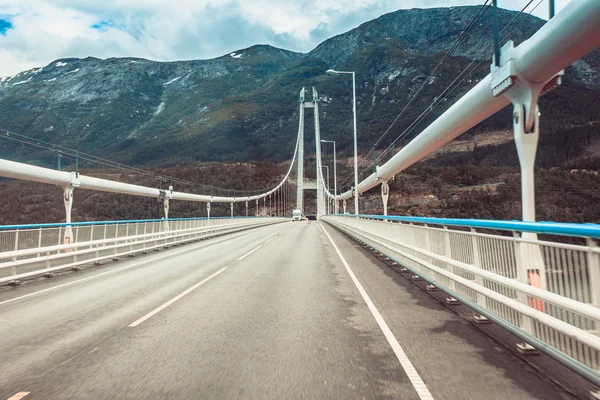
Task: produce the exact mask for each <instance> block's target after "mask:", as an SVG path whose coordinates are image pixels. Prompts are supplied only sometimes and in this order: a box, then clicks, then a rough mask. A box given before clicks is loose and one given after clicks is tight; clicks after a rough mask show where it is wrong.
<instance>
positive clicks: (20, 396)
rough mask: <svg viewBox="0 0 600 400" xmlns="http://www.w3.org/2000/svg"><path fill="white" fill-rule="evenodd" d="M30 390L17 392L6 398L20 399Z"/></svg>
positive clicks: (9, 399)
mask: <svg viewBox="0 0 600 400" xmlns="http://www.w3.org/2000/svg"><path fill="white" fill-rule="evenodd" d="M29 393H30V392H19V393H17V394H15V395H13V396H11V397H9V398H8V400H21V399H22V398H23V397H25V396H27V395H28V394H29Z"/></svg>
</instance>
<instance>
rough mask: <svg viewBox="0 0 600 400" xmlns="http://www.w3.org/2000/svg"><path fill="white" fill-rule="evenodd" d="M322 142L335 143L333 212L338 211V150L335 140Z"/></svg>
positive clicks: (322, 141) (323, 141)
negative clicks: (336, 149)
mask: <svg viewBox="0 0 600 400" xmlns="http://www.w3.org/2000/svg"><path fill="white" fill-rule="evenodd" d="M321 143H333V201H334V206H333V213H334V214H337V213H338V202H337V159H336V157H337V152H336V151H335V140H321Z"/></svg>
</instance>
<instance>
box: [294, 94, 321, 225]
mask: <svg viewBox="0 0 600 400" xmlns="http://www.w3.org/2000/svg"><path fill="white" fill-rule="evenodd" d="M305 94H306V91H305V89H304V88H302V90H301V91H300V112H299V117H300V118H299V119H300V121H299V124H298V178H297V179H298V185H297V192H296V196H297V197H296V209H298V210H301V211H302V213H304V191H305V190H315V189H316V190H317V217H320V216H321V215H323V214H325V189H324V187H323V179H322V175H321V174H322V171H321V132H320V125H319V95H318V93H317V91H316V89H315V88H314V87H313V88H312V96H313V98H312V101H306V100H305ZM306 108H312V109H313V112H314V120H315V146H316V149H315V154H316V158H317V174H316V176H317V180H316V182H314V183H313V182H305V181H304V109H306Z"/></svg>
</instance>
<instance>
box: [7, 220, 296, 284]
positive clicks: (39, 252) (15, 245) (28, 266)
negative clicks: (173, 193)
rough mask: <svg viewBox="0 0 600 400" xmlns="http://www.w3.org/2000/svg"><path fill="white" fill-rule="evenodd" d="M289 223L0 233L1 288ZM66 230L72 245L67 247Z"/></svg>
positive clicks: (121, 225)
mask: <svg viewBox="0 0 600 400" xmlns="http://www.w3.org/2000/svg"><path fill="white" fill-rule="evenodd" d="M288 220H289V219H288V218H260V217H238V218H210V219H207V218H195V219H194V218H174V219H168V220H167V219H159V220H131V221H104V222H81V223H70V224H42V225H12V226H2V227H0V284H2V283H11V282H12V283H16V282H18V281H19V280H20V279H23V278H27V277H32V276H38V275H43V274H51V273H53V272H55V271H58V270H64V269H68V268H78V267H79V266H81V265H83V264H90V263H99V262H101V261H102V260H107V259H111V258H112V259H116V258H118V257H122V256H132V255H134V254H136V253H142V252H147V251H148V250H158V249H159V248H161V247H168V246H173V245H179V244H183V243H188V242H191V241H195V240H199V239H205V238H209V237H212V236H217V235H222V234H225V233H230V232H235V231H240V230H245V229H250V228H254V227H258V226H264V225H270V224H274V223H279V222H284V221H288ZM68 230H70V231H71V235H70V237H72V238H73V239H72V240H71V241H70V242H65V232H66V231H68Z"/></svg>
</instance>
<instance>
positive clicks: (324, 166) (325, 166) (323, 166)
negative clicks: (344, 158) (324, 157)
mask: <svg viewBox="0 0 600 400" xmlns="http://www.w3.org/2000/svg"><path fill="white" fill-rule="evenodd" d="M321 141H322V140H321ZM321 168H325V169H327V191H329V188H330V185H329V166H328V165H322V166H321ZM327 214H329V198H327Z"/></svg>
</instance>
